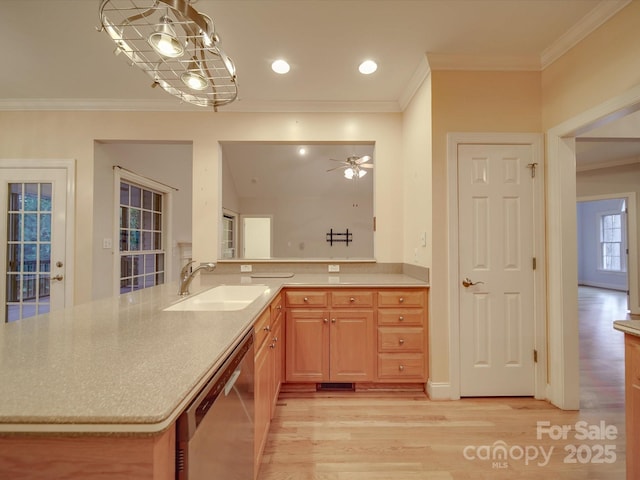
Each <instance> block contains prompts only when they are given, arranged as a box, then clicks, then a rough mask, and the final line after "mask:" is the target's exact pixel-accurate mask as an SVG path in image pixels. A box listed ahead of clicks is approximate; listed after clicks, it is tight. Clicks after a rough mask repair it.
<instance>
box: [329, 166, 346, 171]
mask: <svg viewBox="0 0 640 480" xmlns="http://www.w3.org/2000/svg"><path fill="white" fill-rule="evenodd" d="M348 166H349V165H340V166H338V167H333V168H330V169H329V170H327V172H333V171H334V170H337V169H339V168H347V167H348Z"/></svg>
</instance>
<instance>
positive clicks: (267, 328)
mask: <svg viewBox="0 0 640 480" xmlns="http://www.w3.org/2000/svg"><path fill="white" fill-rule="evenodd" d="M262 330H264V331H265V332H270V331H271V325H267V326H266V327H263V328H262Z"/></svg>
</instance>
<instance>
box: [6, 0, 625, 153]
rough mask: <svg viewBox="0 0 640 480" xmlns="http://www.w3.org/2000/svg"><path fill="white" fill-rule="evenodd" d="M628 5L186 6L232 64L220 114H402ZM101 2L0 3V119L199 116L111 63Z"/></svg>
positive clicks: (576, 37) (472, 1) (541, 53)
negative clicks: (232, 94) (211, 28)
mask: <svg viewBox="0 0 640 480" xmlns="http://www.w3.org/2000/svg"><path fill="white" fill-rule="evenodd" d="M139 1H140V2H142V3H144V2H146V1H148V0H139ZM628 2H629V0H603V1H601V0H198V1H197V2H196V3H195V4H194V7H195V8H196V9H198V10H199V11H201V12H203V13H206V14H208V15H209V16H211V17H212V18H213V19H214V22H215V24H216V29H217V31H218V33H219V35H220V37H221V40H222V45H223V48H224V49H225V51H226V53H227V54H228V55H229V56H230V57H232V58H233V60H234V62H235V63H236V67H237V72H238V85H239V100H238V101H236V102H234V103H232V104H230V105H228V106H225V107H222V108H221V109H220V110H221V111H312V112H321V111H375V112H380V111H402V109H403V108H404V106H406V104H407V102H408V101H409V99H410V98H411V95H412V94H413V92H414V89H415V88H416V87H417V86H418V85H419V82H420V81H421V80H422V79H423V78H424V76H425V75H426V74H427V73H428V68H429V66H431V67H432V68H466V69H525V70H540V69H542V68H544V67H546V66H547V65H549V64H550V63H552V62H553V61H554V60H555V59H556V58H557V57H558V56H560V55H561V54H562V53H563V52H565V51H566V50H568V49H569V48H571V46H573V45H574V44H575V43H577V42H578V41H580V40H581V39H582V38H584V36H586V35H587V34H588V33H590V32H591V31H593V30H594V29H595V28H597V27H598V26H599V25H601V24H602V23H603V22H605V21H606V20H607V19H608V18H610V17H611V16H612V15H613V14H615V13H616V12H618V11H619V10H620V9H621V8H623V7H624V6H625V5H626V4H627V3H628ZM99 3H100V2H99V0H0V44H1V45H4V46H5V48H3V49H2V51H1V53H0V59H1V61H2V65H3V68H2V69H1V70H0V111H2V110H12V109H21V110H29V109H63V110H64V109H72V110H83V109H102V110H195V109H199V107H193V106H189V105H184V104H180V103H179V102H178V101H177V100H176V99H174V98H173V97H171V96H169V95H168V94H167V93H165V92H164V91H162V90H161V89H159V88H156V89H152V88H151V81H150V78H149V77H148V76H147V75H146V74H144V73H143V72H142V71H139V70H138V69H137V68H135V67H130V66H129V65H128V64H127V62H126V58H125V57H124V56H123V55H120V56H115V55H114V54H113V51H114V45H113V43H112V42H111V40H110V39H109V38H108V36H107V35H106V34H105V33H104V32H98V31H97V29H96V27H97V26H98V25H99V18H98V6H99ZM6 46H11V47H10V48H6ZM280 57H283V58H286V59H287V60H288V61H289V63H290V64H291V67H292V68H291V72H290V73H289V74H287V75H284V76H282V75H277V74H275V73H273V72H272V71H271V69H270V64H271V62H272V61H273V60H275V59H276V58H280ZM427 57H428V63H427V61H426V58H427ZM365 58H372V59H374V60H375V61H377V62H378V64H379V69H378V71H377V72H375V73H374V74H372V75H370V76H363V75H361V74H360V73H358V71H357V66H358V64H359V63H360V62H361V61H362V60H364V59H365ZM627 143H630V142H627ZM628 146H629V145H628V144H627V145H626V147H628ZM600 147H602V145H600ZM581 148H584V149H586V144H583V145H582V147H581ZM600 150H602V149H600ZM593 151H595V150H593ZM610 151H611V150H610V149H609V150H608V152H610ZM594 155H595V153H594ZM595 161H599V160H594V162H595Z"/></svg>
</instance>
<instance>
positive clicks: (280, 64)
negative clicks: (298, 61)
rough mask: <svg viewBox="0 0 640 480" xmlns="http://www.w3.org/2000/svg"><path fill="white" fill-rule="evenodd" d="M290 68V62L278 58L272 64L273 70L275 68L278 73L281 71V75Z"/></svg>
mask: <svg viewBox="0 0 640 480" xmlns="http://www.w3.org/2000/svg"><path fill="white" fill-rule="evenodd" d="M290 69H291V67H290V66H289V64H288V63H287V62H286V61H285V60H282V59H279V60H276V61H275V62H273V63H272V64H271V70H273V71H274V72H276V73H279V74H280V75H284V74H285V73H288V72H289V70H290Z"/></svg>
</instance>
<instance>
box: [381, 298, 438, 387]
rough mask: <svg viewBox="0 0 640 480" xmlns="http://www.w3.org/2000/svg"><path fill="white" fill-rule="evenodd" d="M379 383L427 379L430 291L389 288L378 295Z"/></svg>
mask: <svg viewBox="0 0 640 480" xmlns="http://www.w3.org/2000/svg"><path fill="white" fill-rule="evenodd" d="M377 303H378V345H377V348H378V350H377V355H378V364H377V371H378V375H377V380H378V381H379V382H391V383H396V382H425V381H426V380H427V371H428V370H427V315H426V312H427V293H426V290H424V289H411V290H409V289H388V290H380V291H378V294H377Z"/></svg>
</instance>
